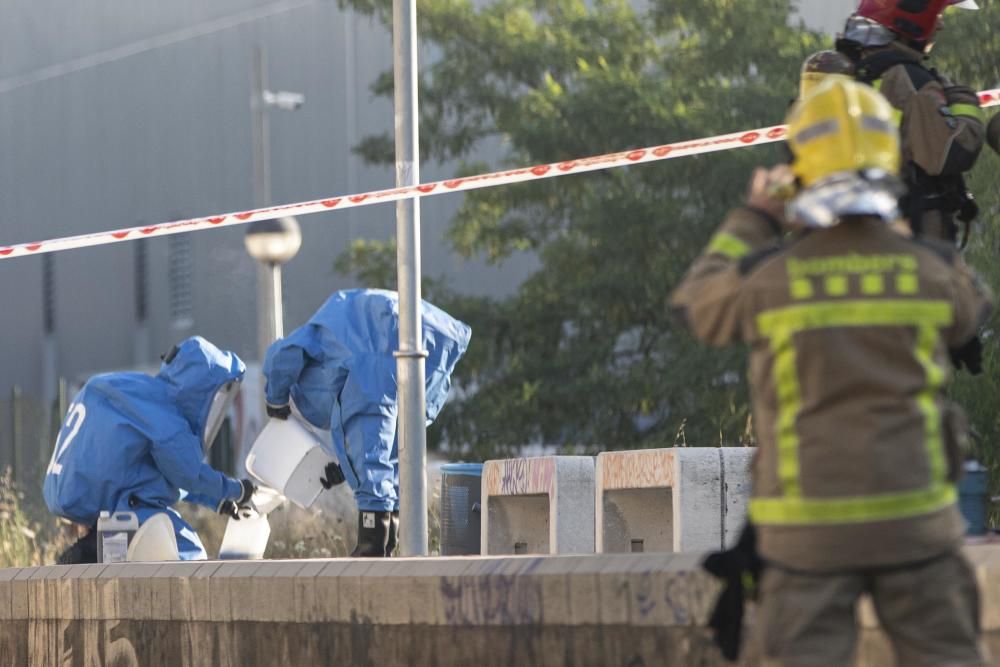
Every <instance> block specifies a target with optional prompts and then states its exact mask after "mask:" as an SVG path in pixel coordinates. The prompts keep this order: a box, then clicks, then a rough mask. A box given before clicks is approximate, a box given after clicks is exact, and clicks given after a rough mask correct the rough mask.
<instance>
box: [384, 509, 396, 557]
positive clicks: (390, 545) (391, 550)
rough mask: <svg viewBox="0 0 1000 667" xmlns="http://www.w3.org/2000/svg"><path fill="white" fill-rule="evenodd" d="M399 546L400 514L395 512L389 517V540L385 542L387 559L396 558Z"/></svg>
mask: <svg viewBox="0 0 1000 667" xmlns="http://www.w3.org/2000/svg"><path fill="white" fill-rule="evenodd" d="M398 544H399V512H393V513H392V514H391V515H390V517H389V539H387V540H386V542H385V555H386V558H389V557H392V556H395V555H396V554H395V551H396V546H397V545H398Z"/></svg>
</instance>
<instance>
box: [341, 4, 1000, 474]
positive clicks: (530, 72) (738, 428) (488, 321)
mask: <svg viewBox="0 0 1000 667" xmlns="http://www.w3.org/2000/svg"><path fill="white" fill-rule="evenodd" d="M346 1H347V4H351V5H352V6H354V7H355V8H356V9H359V10H361V11H366V12H370V13H378V14H379V15H380V16H382V17H383V19H387V17H388V6H389V5H388V3H387V2H386V1H385V0H346ZM646 7H647V8H644V9H635V8H634V6H633V5H632V4H630V3H627V2H623V1H618V0H599V1H597V2H594V3H589V4H588V3H584V2H580V1H577V0H498V1H496V2H494V3H492V4H490V5H488V6H485V7H481V8H477V7H476V6H474V5H473V4H472V3H470V2H467V1H465V0H423V1H422V2H421V3H420V4H419V8H418V16H419V21H420V23H419V30H420V35H421V37H422V39H423V40H424V42H425V44H430V45H432V46H433V48H434V51H433V52H434V54H435V58H434V61H433V62H432V63H430V64H428V63H427V62H425V63H424V67H423V69H422V73H421V75H422V79H421V91H420V95H421V98H420V101H421V108H422V113H421V141H422V151H423V156H424V158H425V159H435V160H453V161H458V162H459V163H460V164H461V170H462V171H463V172H465V173H475V172H479V171H484V170H488V169H492V168H499V167H503V166H511V165H517V166H523V165H528V164H535V163H541V162H553V161H558V160H564V159H569V158H574V157H580V156H585V155H591V154H595V153H602V152H607V151H617V150H622V149H627V148H631V147H640V146H649V145H655V144H662V143H669V142H673V141H678V140H683V139H691V138H696V137H702V136H707V135H712V134H717V133H723V132H731V131H736V130H741V129H745V128H751V127H759V126H765V125H770V124H774V123H778V122H780V121H781V119H782V116H783V114H784V110H785V108H786V106H787V103H788V100H789V98H790V97H791V96H792V95H793V94H794V91H795V86H796V80H797V74H798V70H799V66H800V64H801V61H802V60H803V59H804V58H805V57H806V56H807V55H809V54H810V53H812V52H814V51H816V50H818V49H820V48H824V47H826V46H828V44H827V43H826V42H824V40H823V39H821V38H820V37H819V36H818V35H816V34H814V33H811V32H809V31H806V30H804V29H802V28H801V27H796V26H794V25H792V24H791V23H790V21H789V16H790V3H789V2H787V1H786V0H745V1H743V2H731V1H730V0H704V1H699V2H682V1H681V0H657V1H655V2H653V3H651V4H650V5H647V6H646ZM997 26H1000V4H998V3H989V4H986V5H985V6H984V8H983V9H982V10H981V11H979V12H962V11H949V13H948V16H947V17H946V30H944V31H943V32H942V33H941V39H940V43H939V44H938V46H937V47H936V49H935V51H934V58H933V60H934V62H935V63H936V64H937V65H938V66H939V68H940V69H941V70H942V71H944V72H946V73H947V74H949V75H950V76H951V77H952V78H953V79H955V80H956V81H960V82H962V83H967V84H969V85H973V86H975V87H979V88H987V87H988V88H992V87H996V86H998V85H1000V53H998V51H1000V36H998V35H1000V31H998V30H997V29H996V28H997ZM391 85H392V79H391V75H386V76H383V77H382V78H381V79H380V80H379V81H378V82H376V84H375V86H374V90H375V92H376V93H377V94H382V95H389V94H391ZM497 145H499V146H500V147H501V148H502V154H503V157H502V160H501V163H500V164H487V163H485V162H484V161H483V160H482V154H481V151H482V150H483V147H484V146H497ZM358 151H359V153H361V154H362V155H363V156H364V157H365V158H366V159H368V160H371V161H375V162H383V163H385V162H390V161H391V159H392V141H391V138H390V137H388V136H382V137H370V138H368V139H367V140H366V141H364V142H363V143H362V144H361V146H359V148H358ZM776 155H777V154H776V152H775V150H774V149H769V148H754V149H752V150H747V151H728V152H725V153H723V154H718V155H709V156H703V157H698V158H686V159H683V160H677V161H669V162H665V163H658V164H655V165H647V166H637V167H632V168H629V169H617V170H612V171H607V172H600V173H594V174H590V175H581V176H571V177H563V178H559V179H553V180H547V181H543V182H538V183H530V184H523V185H518V186H511V187H504V188H491V189H486V190H479V191H476V192H473V193H470V194H468V195H467V196H466V198H465V200H464V203H463V205H462V207H461V209H460V211H459V213H458V215H457V216H456V218H455V219H454V220H453V221H452V224H451V226H450V229H449V239H450V241H451V242H452V244H453V247H454V249H455V250H456V251H457V252H459V253H461V254H462V255H464V256H473V255H481V256H485V257H486V258H487V259H488V260H490V261H492V262H503V260H504V259H505V258H506V257H508V256H509V255H510V254H511V253H512V252H515V251H521V250H531V251H534V252H535V253H537V255H538V257H539V258H540V260H541V268H540V269H539V270H538V271H537V272H536V273H535V274H534V275H532V276H530V277H528V278H527V279H526V280H525V281H524V283H523V285H522V286H521V288H520V289H519V291H518V292H517V293H516V294H515V295H514V296H512V297H511V298H509V299H505V300H502V301H493V300H488V299H477V298H472V297H459V296H458V295H457V294H455V293H454V292H452V291H449V290H448V289H447V287H446V286H445V285H444V284H443V283H441V282H440V281H428V282H427V283H426V284H425V294H426V295H427V297H428V298H429V299H431V300H432V301H435V302H436V303H438V305H441V306H442V307H445V308H446V309H447V310H449V311H450V312H452V313H454V314H455V315H456V316H458V317H461V318H462V319H464V320H466V321H468V322H469V323H470V324H471V325H472V326H473V331H474V334H473V343H472V347H471V348H470V351H469V356H468V358H467V359H465V360H463V362H462V363H461V364H460V365H459V370H458V375H459V377H458V381H459V384H460V385H461V387H462V388H464V389H465V390H466V391H468V397H467V398H466V399H465V400H461V401H454V402H453V403H452V404H451V405H449V407H448V409H446V410H445V411H444V412H443V413H442V415H441V417H440V418H439V424H438V427H439V428H440V429H441V430H442V432H443V434H444V436H445V437H447V438H449V440H450V441H451V442H454V443H468V444H470V445H471V446H472V447H473V449H474V451H475V452H477V453H479V454H482V455H492V454H495V453H498V452H500V451H502V450H503V449H504V448H505V447H507V446H510V445H518V444H521V443H524V442H532V441H539V440H541V441H544V442H548V443H557V444H562V445H582V446H584V448H589V449H597V448H622V447H643V446H662V445H667V446H669V445H671V444H673V443H674V442H675V441H681V439H683V442H686V443H687V444H692V445H712V444H719V443H721V442H724V443H727V444H734V443H736V442H738V441H744V442H745V441H747V440H750V439H752V436H751V435H750V431H749V430H748V429H747V426H748V421H749V420H748V408H747V392H746V387H745V384H744V380H743V366H744V363H745V354H744V353H743V351H741V350H727V351H711V350H705V349H704V348H702V347H701V346H699V345H697V344H695V343H694V342H693V341H692V340H691V339H690V338H689V337H688V336H687V335H686V334H685V333H683V332H682V330H681V329H680V328H679V327H678V326H677V324H676V323H675V322H674V321H673V320H672V319H671V317H670V316H669V313H668V312H667V308H666V298H667V295H668V294H669V292H670V290H671V288H672V287H673V286H674V285H675V284H676V283H677V282H678V280H679V279H680V278H681V276H682V273H683V271H684V270H685V269H686V267H687V266H688V265H689V264H690V262H691V260H692V259H693V257H694V256H695V254H696V253H697V252H698V251H699V250H700V248H701V247H702V245H703V243H704V242H705V240H706V239H707V237H708V235H709V234H710V233H711V232H712V230H713V229H714V228H715V227H716V225H717V224H718V223H719V221H720V220H721V218H722V216H723V215H724V214H725V211H726V210H727V209H728V208H729V207H730V206H732V205H733V204H735V203H737V202H738V200H739V196H740V194H741V192H742V189H743V184H744V183H745V181H746V178H747V175H748V173H749V171H750V169H751V167H752V166H753V165H756V164H761V163H764V164H769V163H773V162H775V161H776ZM998 166H1000V165H998V158H997V156H995V155H993V154H992V153H991V152H990V151H989V149H986V150H985V152H984V154H983V157H982V158H981V160H980V164H979V166H978V167H977V169H976V171H975V173H974V174H973V176H972V178H971V179H970V181H969V183H970V186H971V187H972V189H973V191H974V192H975V193H976V195H977V197H978V199H979V202H980V205H981V206H982V209H983V215H982V216H981V218H980V223H979V228H978V230H977V233H976V234H975V235H974V237H973V240H972V242H971V243H970V247H969V251H968V257H969V260H970V262H971V263H972V264H973V265H974V266H975V267H976V268H977V269H979V271H980V272H981V273H982V275H983V277H984V279H985V280H986V281H987V282H988V283H989V284H990V285H992V286H993V287H994V289H997V288H1000V265H998V264H997V263H996V262H995V261H994V260H993V258H994V257H995V256H996V253H997V251H998V250H1000V227H998V224H997V211H998V207H1000V201H998V196H1000V193H998V185H997V180H996V177H995V174H996V173H997V167H998ZM394 252H395V250H394V248H392V247H390V246H386V245H383V246H377V245H376V246H372V245H370V244H366V243H364V242H362V243H359V244H358V245H357V246H355V247H353V248H352V249H351V251H350V253H349V256H345V257H344V258H342V259H341V263H340V264H339V265H338V268H339V269H340V270H342V271H344V272H354V273H356V274H358V275H359V276H362V277H369V278H372V279H373V280H374V279H376V278H377V279H378V280H379V281H381V283H380V284H383V285H386V286H392V284H393V283H394V277H393V276H392V273H393V268H392V267H393V261H394V260H393V255H394ZM366 272H367V273H366ZM996 332H997V319H996V317H994V319H993V320H992V321H991V322H990V324H989V327H988V330H987V332H986V339H987V347H986V353H985V356H986V359H985V365H986V372H985V373H984V375H982V376H979V377H976V378H971V377H969V376H968V375H966V374H960V375H959V377H958V378H957V381H956V384H955V386H954V387H953V390H952V393H953V395H954V396H955V397H956V398H957V399H958V400H960V401H961V402H962V403H963V404H964V405H965V406H966V407H967V409H968V410H969V413H970V416H971V418H972V421H973V424H974V426H975V428H976V429H977V431H978V432H979V433H980V434H981V435H982V439H981V440H982V443H983V452H982V456H983V457H984V458H985V460H986V461H987V462H989V463H990V464H991V467H992V468H994V469H996V468H997V463H1000V455H997V454H996V453H995V448H994V447H993V446H992V443H995V442H1000V417H998V413H997V410H996V408H995V406H996V405H997V403H998V400H1000V386H998V385H1000V379H998V378H1000V352H998V350H997V345H996V338H997V333H996ZM470 390H474V391H470Z"/></svg>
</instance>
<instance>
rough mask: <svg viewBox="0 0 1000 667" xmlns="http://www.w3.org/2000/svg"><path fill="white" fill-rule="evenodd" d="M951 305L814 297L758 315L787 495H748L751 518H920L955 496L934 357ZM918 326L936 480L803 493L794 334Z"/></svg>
mask: <svg viewBox="0 0 1000 667" xmlns="http://www.w3.org/2000/svg"><path fill="white" fill-rule="evenodd" d="M953 317H954V315H953V311H952V307H951V304H950V303H948V302H947V301H939V300H917V299H913V300H903V299H862V300H853V301H841V302H837V303H813V304H802V305H797V306H788V307H785V308H779V309H776V310H770V311H765V312H763V313H761V314H760V315H758V316H757V328H758V330H759V331H760V333H761V335H763V336H767V337H769V338H770V344H771V350H772V353H773V354H774V368H773V372H774V378H775V386H776V391H777V398H778V416H777V440H778V441H777V455H778V479H779V481H780V483H781V489H782V496H781V497H779V498H755V499H752V500H751V501H750V518H751V520H752V521H754V522H755V523H759V524H771V525H795V524H822V523H852V522H855V523H856V522H868V521H884V520H891V519H902V518H906V517H910V516H919V515H922V514H928V513H931V512H934V511H937V510H940V509H943V508H945V507H947V506H949V505H951V504H952V503H954V502H955V501H956V498H957V496H956V492H955V487H954V486H953V485H952V484H949V483H948V481H947V478H946V475H947V461H946V459H945V454H944V445H943V442H942V436H941V411H940V409H939V407H938V403H937V395H938V392H939V391H940V389H941V386H942V385H943V383H944V381H945V380H946V378H947V372H946V371H945V370H944V369H943V368H942V367H941V366H939V365H938V364H937V363H935V361H934V351H935V350H936V349H937V345H938V335H939V334H938V330H939V328H941V327H946V326H949V325H950V324H951V323H952V321H953ZM851 326H913V327H916V328H917V341H916V347H915V349H914V351H913V353H914V357H915V358H916V360H917V361H918V362H919V363H920V365H921V367H922V368H923V369H924V374H925V377H926V381H925V383H924V387H923V389H922V390H921V391H920V393H919V394H918V395H917V398H916V401H917V407H918V409H919V410H920V412H921V414H923V416H924V441H925V446H926V451H927V460H928V465H929V468H930V477H931V481H930V485H929V486H928V487H927V488H924V489H916V490H913V491H905V492H899V493H890V494H879V495H872V496H850V497H843V498H804V497H802V483H801V479H800V476H801V475H800V472H801V471H800V461H799V436H798V432H797V430H796V428H795V426H796V421H797V420H798V417H799V411H800V410H801V407H802V397H801V391H800V387H799V379H798V370H797V368H796V359H795V351H796V350H795V346H794V342H793V336H794V334H796V333H798V332H801V331H809V330H814V329H822V328H827V327H851Z"/></svg>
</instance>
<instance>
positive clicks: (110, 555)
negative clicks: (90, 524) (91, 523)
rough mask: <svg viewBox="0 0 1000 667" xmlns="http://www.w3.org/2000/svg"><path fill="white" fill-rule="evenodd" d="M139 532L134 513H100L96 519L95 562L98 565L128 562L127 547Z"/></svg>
mask: <svg viewBox="0 0 1000 667" xmlns="http://www.w3.org/2000/svg"><path fill="white" fill-rule="evenodd" d="M137 530H139V517H137V516H136V515H135V512H114V513H111V512H101V515H100V516H99V517H98V519H97V560H98V562H100V563H124V562H126V561H128V546H129V542H130V541H131V540H132V536H133V535H135V531H137Z"/></svg>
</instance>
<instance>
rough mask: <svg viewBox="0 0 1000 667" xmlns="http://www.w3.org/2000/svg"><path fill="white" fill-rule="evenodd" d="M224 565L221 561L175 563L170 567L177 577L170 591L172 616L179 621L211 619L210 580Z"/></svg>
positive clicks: (172, 573)
mask: <svg viewBox="0 0 1000 667" xmlns="http://www.w3.org/2000/svg"><path fill="white" fill-rule="evenodd" d="M221 566H222V563H219V562H207V563H206V562H193V563H174V564H172V565H170V566H165V567H168V568H169V570H168V571H169V572H170V574H171V576H174V577H175V586H174V587H173V588H172V589H171V591H170V617H171V618H172V619H174V620H178V621H211V620H212V606H211V595H209V580H210V578H211V576H212V575H213V574H214V573H215V571H216V570H218V569H219V568H220V567H221Z"/></svg>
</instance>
